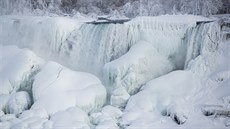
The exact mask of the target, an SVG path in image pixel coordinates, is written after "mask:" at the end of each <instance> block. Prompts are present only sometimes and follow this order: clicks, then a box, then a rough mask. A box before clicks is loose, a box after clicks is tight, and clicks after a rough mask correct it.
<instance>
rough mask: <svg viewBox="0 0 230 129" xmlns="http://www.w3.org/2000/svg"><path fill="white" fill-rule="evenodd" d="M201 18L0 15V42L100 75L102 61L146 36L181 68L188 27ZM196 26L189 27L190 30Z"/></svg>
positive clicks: (157, 48)
mask: <svg viewBox="0 0 230 129" xmlns="http://www.w3.org/2000/svg"><path fill="white" fill-rule="evenodd" d="M181 18H182V19H181ZM169 19H170V20H169ZM199 20H207V18H203V17H198V16H190V15H179V16H177V15H172V16H171V15H163V16H158V17H137V18H135V19H132V20H131V21H129V22H126V23H124V24H99V25H94V24H86V23H84V21H81V20H79V19H73V18H65V17H30V16H29V17H28V16H20V17H17V16H1V17H0V43H1V44H16V45H17V46H19V47H26V48H30V49H32V50H33V51H34V52H35V53H36V54H37V55H39V56H41V57H43V58H45V59H47V60H50V59H51V60H55V61H57V62H59V63H61V64H63V65H66V66H68V67H70V68H72V69H75V70H78V71H87V72H90V73H94V74H101V69H102V67H103V66H104V64H106V63H108V62H111V61H113V60H115V59H118V58H119V57H121V56H122V55H124V54H125V53H127V51H128V50H129V49H130V47H132V46H133V45H134V44H136V43H137V42H139V41H145V42H148V43H150V44H151V45H152V46H153V47H154V48H155V49H156V50H157V52H158V53H159V54H160V55H162V56H164V57H166V58H168V60H170V61H171V62H172V63H173V64H174V67H175V69H183V67H184V62H185V59H186V48H187V42H189V44H190V45H191V43H190V42H192V40H191V41H189V40H188V39H189V36H190V35H189V34H188V33H189V32H190V31H187V30H188V29H189V28H191V26H194V24H195V23H196V21H199ZM200 28H202V27H200ZM200 28H197V29H196V28H193V29H190V30H191V33H195V32H193V31H200ZM187 37H188V38H187ZM190 37H191V36H190ZM196 37H197V38H199V36H196ZM191 38H192V37H191ZM185 40H188V41H186V42H185ZM197 40H198V39H197ZM189 51H190V50H189ZM187 53H188V52H187ZM187 60H188V61H189V60H190V56H189V55H187ZM188 61H187V62H188Z"/></svg>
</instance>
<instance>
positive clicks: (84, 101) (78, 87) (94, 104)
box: [32, 62, 106, 114]
mask: <svg viewBox="0 0 230 129" xmlns="http://www.w3.org/2000/svg"><path fill="white" fill-rule="evenodd" d="M33 98H34V104H33V106H32V109H39V108H44V109H45V110H46V111H47V112H48V114H54V113H56V112H58V111H63V110H66V109H67V108H69V107H74V106H77V107H79V108H81V109H82V110H84V111H86V112H90V111H93V110H97V109H99V108H101V107H102V106H103V105H104V103H105V100H106V90H105V87H104V86H103V85H102V84H101V82H100V80H99V79H97V77H95V76H93V75H91V74H88V73H81V72H75V71H72V70H70V69H68V68H66V67H64V66H61V65H59V64H57V63H55V62H48V63H47V64H46V65H45V66H44V67H43V68H42V70H41V72H39V73H38V74H37V75H36V77H35V80H34V84H33ZM47 98H49V99H47Z"/></svg>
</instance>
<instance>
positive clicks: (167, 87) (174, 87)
mask: <svg viewBox="0 0 230 129" xmlns="http://www.w3.org/2000/svg"><path fill="white" fill-rule="evenodd" d="M165 80H168V81H165ZM195 83H196V81H195V77H194V76H193V75H192V73H191V72H189V71H175V72H171V73H169V74H167V75H164V76H162V77H159V78H156V79H153V80H152V81H150V82H148V83H147V84H146V85H144V86H143V88H142V89H141V91H140V92H138V93H137V94H136V95H133V96H132V97H131V98H130V99H129V101H128V104H127V106H126V108H125V110H126V111H145V112H150V111H154V110H158V111H160V112H162V111H164V110H167V108H168V106H170V105H172V104H176V103H179V102H184V101H186V100H188V99H189V98H191V97H192V96H190V95H191V93H193V92H194V91H195V89H196V87H197V84H195Z"/></svg>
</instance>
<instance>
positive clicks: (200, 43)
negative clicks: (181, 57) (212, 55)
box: [184, 21, 220, 69]
mask: <svg viewBox="0 0 230 129" xmlns="http://www.w3.org/2000/svg"><path fill="white" fill-rule="evenodd" d="M218 42H220V25H219V22H215V21H213V22H209V23H201V24H198V25H196V26H193V27H190V28H189V29H188V30H187V32H186V35H185V43H186V44H187V47H186V48H187V50H186V51H187V54H186V60H185V64H184V68H185V69H186V68H188V65H189V62H190V61H191V60H194V59H195V58H196V57H197V56H199V55H201V54H207V53H209V52H213V51H215V50H217V49H218Z"/></svg>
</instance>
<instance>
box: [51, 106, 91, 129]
mask: <svg viewBox="0 0 230 129" xmlns="http://www.w3.org/2000/svg"><path fill="white" fill-rule="evenodd" d="M50 121H52V122H53V124H52V128H53V129H57V128H76V129H90V127H89V118H88V115H87V114H86V113H85V112H84V111H82V110H81V109H79V108H76V107H71V108H68V109H67V110H66V111H60V112H57V113H55V114H54V115H53V116H51V118H50Z"/></svg>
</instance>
